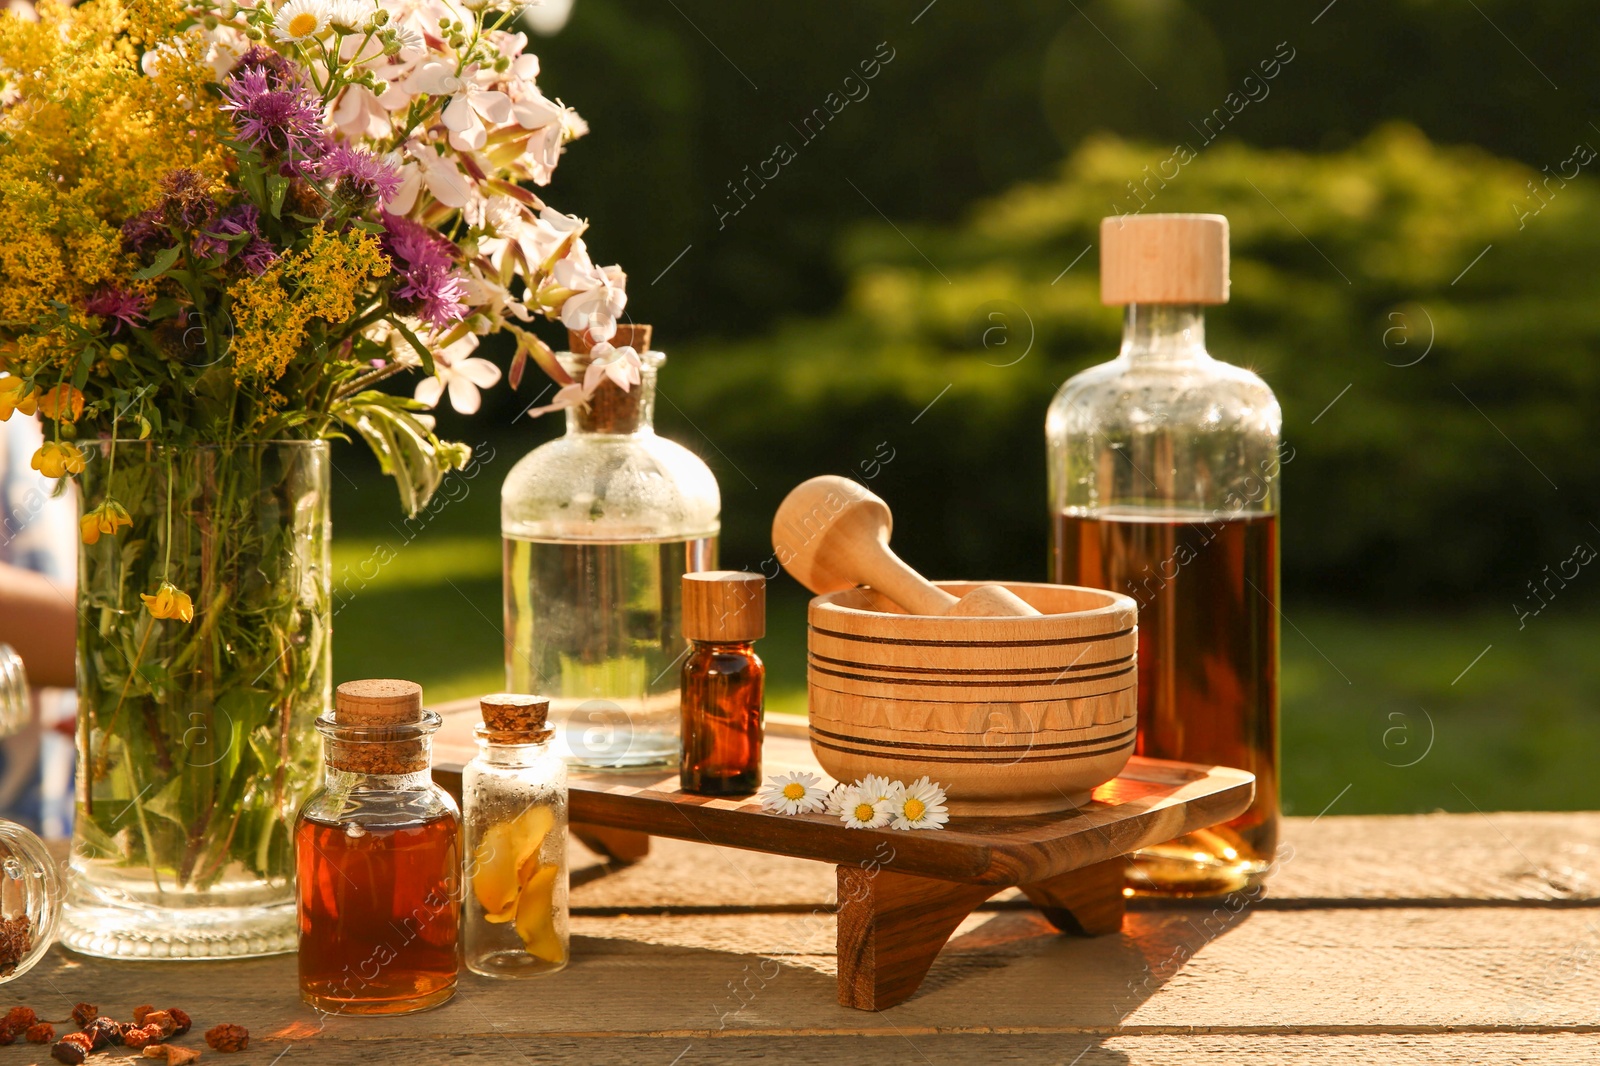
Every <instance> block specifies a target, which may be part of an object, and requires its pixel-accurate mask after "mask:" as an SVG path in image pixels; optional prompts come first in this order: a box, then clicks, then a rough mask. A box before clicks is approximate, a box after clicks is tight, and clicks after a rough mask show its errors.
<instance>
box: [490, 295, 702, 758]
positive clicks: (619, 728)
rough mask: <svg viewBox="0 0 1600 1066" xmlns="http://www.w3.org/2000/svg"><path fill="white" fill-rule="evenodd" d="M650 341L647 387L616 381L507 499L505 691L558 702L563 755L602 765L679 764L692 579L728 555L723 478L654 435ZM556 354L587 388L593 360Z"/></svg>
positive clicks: (654, 356) (504, 493)
mask: <svg viewBox="0 0 1600 1066" xmlns="http://www.w3.org/2000/svg"><path fill="white" fill-rule="evenodd" d="M624 328H629V327H624ZM632 328H640V327H632ZM617 343H618V344H622V343H625V341H624V340H623V339H621V330H619V339H618V341H617ZM647 344H648V341H647V340H645V341H643V342H642V343H641V344H640V349H641V350H640V359H641V363H642V365H641V367H640V381H639V383H638V384H636V385H633V386H632V387H631V388H629V389H627V390H623V389H621V388H619V387H618V386H617V385H616V384H614V383H613V382H611V381H609V380H608V381H605V382H603V383H602V384H601V385H600V387H599V389H598V390H597V391H596V392H595V394H594V396H593V397H592V398H591V400H590V402H589V403H588V404H587V405H586V406H584V407H579V408H573V409H571V410H569V411H568V412H567V432H566V435H565V436H562V437H558V438H556V439H555V440H553V441H550V442H548V443H546V444H544V445H541V446H540V447H538V448H536V449H534V450H533V451H532V452H530V453H528V454H527V455H525V456H523V458H522V459H521V460H520V461H519V462H518V463H517V465H516V466H515V467H513V468H512V470H511V473H510V474H509V475H508V476H507V477H506V481H505V485H504V486H503V487H502V489H501V495H500V528H501V535H502V537H503V539H504V544H505V618H506V679H507V688H509V689H510V690H511V691H513V692H537V693H540V694H541V695H546V696H549V697H550V721H551V723H552V724H553V725H554V726H555V728H556V739H555V750H556V751H558V752H559V753H560V754H561V755H562V756H563V757H564V758H566V760H567V761H568V762H569V763H571V764H573V765H577V766H583V767H587V768H592V769H606V768H610V769H630V768H638V767H647V766H669V765H671V766H675V765H677V761H678V672H679V667H680V665H681V663H682V658H683V656H684V654H685V653H686V651H687V650H688V642H687V641H686V640H685V639H684V636H683V624H682V604H681V602H680V601H681V589H680V584H681V582H682V579H683V575H684V574H685V573H691V572H694V571H698V570H710V569H714V568H715V566H716V561H717V533H718V530H719V529H720V514H721V507H722V500H721V495H720V494H719V492H718V489H717V481H716V478H715V477H714V476H713V475H712V473H711V470H710V468H709V467H707V466H706V464H705V463H704V462H703V461H701V459H700V457H699V456H697V455H695V454H694V453H693V452H691V451H690V450H689V449H687V448H685V447H683V445H681V444H677V443H674V442H673V441H670V440H667V439H666V438H665V437H661V436H658V435H657V434H656V431H655V428H654V424H653V417H654V413H655V395H656V374H657V372H658V370H659V368H660V367H661V364H662V363H663V362H665V361H666V356H664V355H663V354H661V353H660V352H656V351H648V350H645V347H646V345H647ZM558 358H559V359H560V360H561V362H562V365H563V366H564V367H565V368H566V369H567V371H568V373H570V374H572V375H573V377H574V378H576V379H577V380H580V381H581V380H583V378H584V375H585V372H586V370H587V369H588V365H589V361H590V359H591V356H590V355H589V354H588V353H572V352H564V353H561V354H560V355H559V356H558Z"/></svg>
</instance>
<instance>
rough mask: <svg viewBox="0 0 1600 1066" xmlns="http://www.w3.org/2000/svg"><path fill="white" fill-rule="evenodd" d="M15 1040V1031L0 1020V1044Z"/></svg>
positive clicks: (10, 1042)
mask: <svg viewBox="0 0 1600 1066" xmlns="http://www.w3.org/2000/svg"><path fill="white" fill-rule="evenodd" d="M16 1042H17V1031H16V1030H15V1029H13V1028H11V1026H9V1025H7V1024H6V1023H5V1022H0V1045H4V1044H14V1043H16Z"/></svg>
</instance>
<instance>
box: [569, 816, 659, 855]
mask: <svg viewBox="0 0 1600 1066" xmlns="http://www.w3.org/2000/svg"><path fill="white" fill-rule="evenodd" d="M569 829H570V830H571V832H572V835H573V836H575V837H577V838H578V839H579V840H581V841H583V843H584V846H585V847H587V848H588V849H589V850H590V851H594V852H598V853H599V854H601V855H604V856H605V857H606V858H608V859H610V860H611V861H612V862H615V863H618V864H620V865H623V866H626V865H628V864H629V863H632V862H638V861H639V860H640V859H642V858H644V857H645V856H646V855H648V854H650V834H649V833H640V832H636V831H635V830H632V829H608V828H606V827H605V826H599V825H579V824H576V823H574V824H573V825H571V826H570V827H569Z"/></svg>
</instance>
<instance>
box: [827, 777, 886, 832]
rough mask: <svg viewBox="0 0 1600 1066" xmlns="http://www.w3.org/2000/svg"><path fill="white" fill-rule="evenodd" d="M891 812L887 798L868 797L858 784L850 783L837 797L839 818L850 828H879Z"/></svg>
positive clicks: (883, 824) (884, 824) (884, 823)
mask: <svg viewBox="0 0 1600 1066" xmlns="http://www.w3.org/2000/svg"><path fill="white" fill-rule="evenodd" d="M893 813H894V812H893V810H892V809H891V808H890V806H889V801H888V800H887V799H870V798H868V796H867V794H866V793H864V792H862V791H861V788H860V786H858V785H851V786H850V787H849V788H847V789H845V790H844V793H843V794H842V795H841V796H840V797H839V818H840V820H841V821H843V822H844V824H845V825H847V826H849V827H850V828H851V829H881V828H883V827H884V826H886V825H888V824H889V819H890V817H892V816H893Z"/></svg>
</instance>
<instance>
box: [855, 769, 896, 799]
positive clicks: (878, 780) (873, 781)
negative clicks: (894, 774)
mask: <svg viewBox="0 0 1600 1066" xmlns="http://www.w3.org/2000/svg"><path fill="white" fill-rule="evenodd" d="M900 787H901V786H900V782H898V781H891V780H889V779H888V778H887V777H885V776H883V775H882V774H868V775H867V776H866V777H863V778H862V779H861V780H860V781H857V782H856V788H858V789H860V790H861V794H862V795H863V796H866V797H867V798H869V799H871V800H874V801H876V800H881V799H885V800H890V801H892V800H893V799H894V798H895V793H896V792H897V791H898V790H899V789H900Z"/></svg>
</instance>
